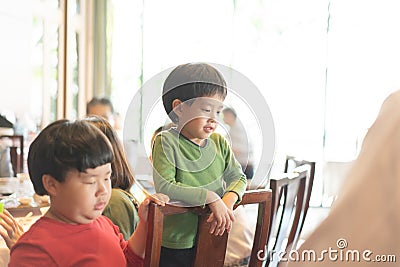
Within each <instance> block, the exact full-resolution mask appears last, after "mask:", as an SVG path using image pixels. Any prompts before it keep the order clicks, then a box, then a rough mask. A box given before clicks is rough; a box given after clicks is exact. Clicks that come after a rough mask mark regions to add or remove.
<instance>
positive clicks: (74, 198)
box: [51, 163, 111, 224]
mask: <svg viewBox="0 0 400 267" xmlns="http://www.w3.org/2000/svg"><path fill="white" fill-rule="evenodd" d="M110 176H111V164H110V163H107V164H104V165H101V166H99V167H96V168H94V169H87V170H86V171H85V172H79V171H78V170H72V171H69V172H67V174H66V177H65V181H64V182H63V183H59V182H57V185H56V193H55V195H54V196H51V209H52V210H55V212H57V214H59V215H61V216H62V218H63V219H64V220H65V222H67V223H71V224H86V223H90V222H92V221H93V220H95V219H96V218H97V217H99V216H100V215H101V214H102V213H103V210H104V208H105V207H106V205H107V204H108V201H109V200H110V196H111V179H110Z"/></svg>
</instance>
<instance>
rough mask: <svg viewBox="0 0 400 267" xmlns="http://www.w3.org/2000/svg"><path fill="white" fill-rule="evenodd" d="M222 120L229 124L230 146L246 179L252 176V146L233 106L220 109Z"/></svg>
mask: <svg viewBox="0 0 400 267" xmlns="http://www.w3.org/2000/svg"><path fill="white" fill-rule="evenodd" d="M222 114H223V115H224V122H225V123H226V124H227V125H228V126H229V131H228V139H229V141H230V143H231V146H232V151H233V154H235V158H236V159H237V160H238V161H239V163H240V165H241V166H242V170H243V172H244V174H246V177H247V179H251V178H253V175H254V167H253V147H252V144H251V142H250V140H249V136H248V135H247V133H246V129H245V128H244V126H243V124H242V122H241V121H240V120H239V119H238V117H237V113H236V111H235V110H234V109H233V108H230V107H227V108H225V109H224V110H223V111H222Z"/></svg>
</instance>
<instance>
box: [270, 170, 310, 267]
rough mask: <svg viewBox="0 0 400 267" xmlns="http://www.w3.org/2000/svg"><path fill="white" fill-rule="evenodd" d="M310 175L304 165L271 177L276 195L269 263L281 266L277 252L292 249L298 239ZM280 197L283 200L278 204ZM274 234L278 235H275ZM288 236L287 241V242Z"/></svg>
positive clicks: (273, 266)
mask: <svg viewBox="0 0 400 267" xmlns="http://www.w3.org/2000/svg"><path fill="white" fill-rule="evenodd" d="M307 177H308V172H307V170H305V168H304V166H300V167H297V168H296V169H295V170H294V171H293V172H291V173H285V174H284V175H283V176H282V177H279V178H271V179H270V188H271V190H272V192H273V195H272V216H271V222H270V224H271V230H270V234H269V236H270V240H269V242H268V243H269V251H270V252H271V253H269V254H268V257H267V266H269V267H276V266H278V265H279V261H280V259H279V258H278V254H279V253H280V252H284V251H288V250H290V249H291V248H293V247H294V246H295V244H294V243H297V240H298V237H299V235H300V232H301V231H300V220H299V218H302V217H304V208H305V205H304V196H305V192H306V180H307ZM281 201H283V204H282V205H281V208H279V207H280V203H281ZM293 213H294V214H293ZM296 217H297V218H296ZM273 236H275V239H273V238H272V237H273ZM287 236H288V238H287V243H286V245H284V241H285V238H286V237H287Z"/></svg>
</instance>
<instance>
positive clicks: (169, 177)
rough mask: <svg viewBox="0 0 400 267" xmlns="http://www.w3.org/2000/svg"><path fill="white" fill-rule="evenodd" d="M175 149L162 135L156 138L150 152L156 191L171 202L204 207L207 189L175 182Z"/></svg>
mask: <svg viewBox="0 0 400 267" xmlns="http://www.w3.org/2000/svg"><path fill="white" fill-rule="evenodd" d="M162 139H163V140H162ZM175 149H176V148H175V147H174V143H173V142H168V140H167V139H166V138H165V137H163V136H162V135H158V136H157V137H156V139H155V141H154V146H153V151H152V158H153V180H154V185H155V189H156V191H157V192H160V193H164V194H166V195H168V196H169V197H170V198H171V199H172V200H179V201H183V202H185V203H188V204H191V205H196V206H201V205H204V204H205V202H206V196H207V189H205V188H202V187H194V186H189V185H186V184H183V183H181V182H178V181H176V179H175V178H176V164H175V160H176V159H175V155H174V150H175Z"/></svg>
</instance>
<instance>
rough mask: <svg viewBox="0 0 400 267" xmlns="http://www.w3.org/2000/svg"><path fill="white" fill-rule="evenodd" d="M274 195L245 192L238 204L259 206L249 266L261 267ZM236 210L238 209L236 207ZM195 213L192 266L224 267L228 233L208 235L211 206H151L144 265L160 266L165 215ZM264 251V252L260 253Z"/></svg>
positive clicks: (268, 192)
mask: <svg viewBox="0 0 400 267" xmlns="http://www.w3.org/2000/svg"><path fill="white" fill-rule="evenodd" d="M271 201H272V192H271V190H269V189H259V190H251V191H246V192H245V194H244V195H243V199H242V201H241V202H240V204H239V205H245V204H258V215H257V225H256V229H255V235H254V240H253V248H252V251H251V256H250V263H249V266H251V267H253V266H254V267H255V266H257V267H258V266H262V265H263V263H264V262H263V259H262V257H263V255H262V257H260V255H261V254H262V252H264V251H265V248H266V246H267V244H266V242H267V240H268V238H269V237H268V234H269V223H270V216H271ZM235 208H236V207H235ZM185 212H195V213H197V214H198V215H199V227H198V234H197V246H196V255H195V259H194V263H193V266H194V267H198V266H215V267H217V266H223V265H224V259H225V253H226V246H227V241H228V234H227V233H226V232H225V233H224V234H223V235H222V236H214V235H211V234H210V233H209V225H208V223H207V222H206V221H207V218H208V216H209V214H210V209H209V208H208V206H206V207H205V208H202V207H193V208H186V207H177V206H171V205H166V206H164V207H161V206H158V205H156V204H154V203H152V204H150V207H149V215H148V221H147V223H148V230H147V241H146V254H145V266H154V267H155V266H159V261H160V251H161V239H162V231H163V219H164V216H165V215H172V214H180V213H185ZM260 252H261V253H260Z"/></svg>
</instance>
